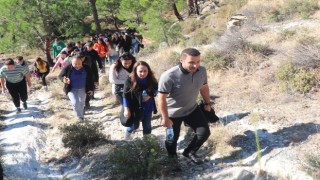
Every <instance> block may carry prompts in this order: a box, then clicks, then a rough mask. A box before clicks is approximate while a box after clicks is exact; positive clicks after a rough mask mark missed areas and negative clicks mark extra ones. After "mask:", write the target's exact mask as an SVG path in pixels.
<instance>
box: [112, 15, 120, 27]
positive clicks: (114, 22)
mask: <svg viewBox="0 0 320 180" xmlns="http://www.w3.org/2000/svg"><path fill="white" fill-rule="evenodd" d="M111 16H112V18H113V24H114V27H115V28H116V30H117V31H118V30H119V27H118V24H117V16H116V15H115V14H113V13H112V14H111Z"/></svg>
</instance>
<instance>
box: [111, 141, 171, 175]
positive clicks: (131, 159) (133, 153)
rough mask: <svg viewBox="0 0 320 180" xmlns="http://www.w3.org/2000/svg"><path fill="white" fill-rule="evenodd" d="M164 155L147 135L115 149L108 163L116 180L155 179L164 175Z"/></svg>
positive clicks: (157, 143) (155, 142) (156, 142)
mask: <svg viewBox="0 0 320 180" xmlns="http://www.w3.org/2000/svg"><path fill="white" fill-rule="evenodd" d="M164 153H165V152H164V150H163V149H162V148H161V147H160V142H159V141H158V140H157V138H156V137H155V136H152V135H148V136H144V137H143V138H142V139H135V140H133V141H131V142H127V143H125V144H124V145H123V146H121V147H119V148H116V149H115V150H114V151H113V152H111V153H110V154H109V155H108V163H110V165H111V172H112V174H114V175H115V176H116V177H117V179H129V178H137V179H141V178H155V177H158V176H161V175H163V174H164V173H166V167H165V164H166V158H164V157H165V156H164Z"/></svg>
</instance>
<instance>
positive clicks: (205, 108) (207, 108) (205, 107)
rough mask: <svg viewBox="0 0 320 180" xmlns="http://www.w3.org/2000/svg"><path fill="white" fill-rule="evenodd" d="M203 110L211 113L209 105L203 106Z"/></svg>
mask: <svg viewBox="0 0 320 180" xmlns="http://www.w3.org/2000/svg"><path fill="white" fill-rule="evenodd" d="M204 110H205V111H208V112H210V111H211V106H210V104H206V105H204Z"/></svg>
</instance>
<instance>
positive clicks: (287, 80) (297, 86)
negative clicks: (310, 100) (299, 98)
mask: <svg viewBox="0 0 320 180" xmlns="http://www.w3.org/2000/svg"><path fill="white" fill-rule="evenodd" d="M276 78H277V80H278V81H279V82H280V84H281V86H282V88H283V89H284V90H287V91H288V90H289V91H296V92H300V93H307V92H309V91H310V90H311V88H312V87H313V86H315V85H316V80H315V78H314V73H313V72H311V71H308V70H305V69H302V68H299V67H298V66H296V65H294V64H293V63H292V62H291V61H288V62H285V63H282V64H281V65H280V66H279V68H278V71H277V72H276Z"/></svg>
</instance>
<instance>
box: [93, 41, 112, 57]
mask: <svg viewBox="0 0 320 180" xmlns="http://www.w3.org/2000/svg"><path fill="white" fill-rule="evenodd" d="M93 49H94V50H96V51H97V52H98V55H99V57H100V58H105V57H106V56H107V53H108V51H109V49H108V47H107V46H104V45H103V44H99V43H95V44H94V45H93Z"/></svg>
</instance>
